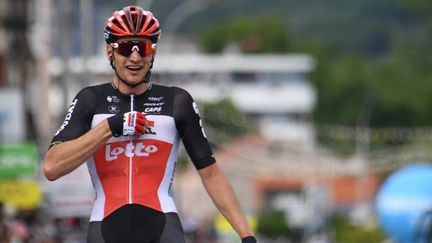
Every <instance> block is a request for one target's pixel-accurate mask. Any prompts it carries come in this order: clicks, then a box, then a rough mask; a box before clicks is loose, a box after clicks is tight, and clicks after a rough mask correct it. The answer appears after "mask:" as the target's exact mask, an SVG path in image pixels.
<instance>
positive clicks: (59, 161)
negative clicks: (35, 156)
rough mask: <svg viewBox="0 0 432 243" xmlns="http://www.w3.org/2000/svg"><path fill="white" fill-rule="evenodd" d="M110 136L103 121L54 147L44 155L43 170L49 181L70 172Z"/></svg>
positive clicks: (107, 127) (105, 122) (105, 121)
mask: <svg viewBox="0 0 432 243" xmlns="http://www.w3.org/2000/svg"><path fill="white" fill-rule="evenodd" d="M111 136H112V134H111V130H110V128H109V125H108V121H107V120H104V121H103V122H101V123H99V124H98V125H97V126H96V127H94V128H92V129H91V130H90V131H88V132H87V133H85V134H84V135H82V136H81V137H79V138H76V139H74V140H70V141H67V142H63V143H60V144H58V145H54V146H53V147H52V148H50V149H49V150H48V152H47V153H46V155H45V159H44V163H43V166H44V167H43V170H44V174H45V176H46V178H47V179H48V180H50V181H53V180H57V179H58V178H60V177H62V176H64V175H66V174H68V173H70V172H72V171H73V170H75V169H76V168H78V167H79V166H80V165H81V164H83V163H84V161H85V160H86V159H87V158H88V157H89V156H90V155H91V154H93V153H94V152H95V151H96V150H97V149H99V148H100V147H101V146H102V145H103V144H105V142H106V141H108V139H110V138H111Z"/></svg>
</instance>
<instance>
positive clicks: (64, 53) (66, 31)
mask: <svg viewBox="0 0 432 243" xmlns="http://www.w3.org/2000/svg"><path fill="white" fill-rule="evenodd" d="M58 3H59V4H60V8H59V9H60V11H59V13H60V18H59V19H60V20H59V21H60V23H59V24H60V35H59V36H60V37H61V39H60V51H61V54H60V55H61V60H62V64H63V73H62V76H61V81H60V82H61V84H60V85H61V86H62V91H63V107H64V111H63V112H62V114H66V111H67V109H68V104H69V102H70V99H69V87H70V85H69V83H70V82H72V80H71V73H70V69H69V60H70V54H71V51H70V48H71V41H70V39H71V35H70V32H71V31H72V28H71V19H72V4H73V3H72V2H71V1H70V0H61V1H59V2H58ZM62 118H63V117H62Z"/></svg>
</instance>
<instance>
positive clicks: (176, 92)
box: [152, 84, 192, 100]
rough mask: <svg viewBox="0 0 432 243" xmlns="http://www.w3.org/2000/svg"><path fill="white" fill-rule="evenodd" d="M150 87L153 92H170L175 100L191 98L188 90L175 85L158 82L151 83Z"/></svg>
mask: <svg viewBox="0 0 432 243" xmlns="http://www.w3.org/2000/svg"><path fill="white" fill-rule="evenodd" d="M152 89H153V90H154V91H155V92H159V93H165V94H171V95H172V96H173V97H174V99H175V100H178V99H182V100H183V99H192V96H191V95H190V93H189V92H188V91H186V90H185V89H183V88H180V87H177V86H166V85H160V84H152Z"/></svg>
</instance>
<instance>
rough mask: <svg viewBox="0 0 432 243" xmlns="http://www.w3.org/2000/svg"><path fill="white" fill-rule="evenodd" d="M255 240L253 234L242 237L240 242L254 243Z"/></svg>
mask: <svg viewBox="0 0 432 243" xmlns="http://www.w3.org/2000/svg"><path fill="white" fill-rule="evenodd" d="M256 242H257V240H256V238H255V236H247V237H244V238H242V243H256Z"/></svg>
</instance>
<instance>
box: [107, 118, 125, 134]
mask: <svg viewBox="0 0 432 243" xmlns="http://www.w3.org/2000/svg"><path fill="white" fill-rule="evenodd" d="M107 120H108V125H109V128H110V130H111V134H112V135H113V136H114V137H120V136H121V135H123V114H117V115H114V116H111V117H108V119H107Z"/></svg>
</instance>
